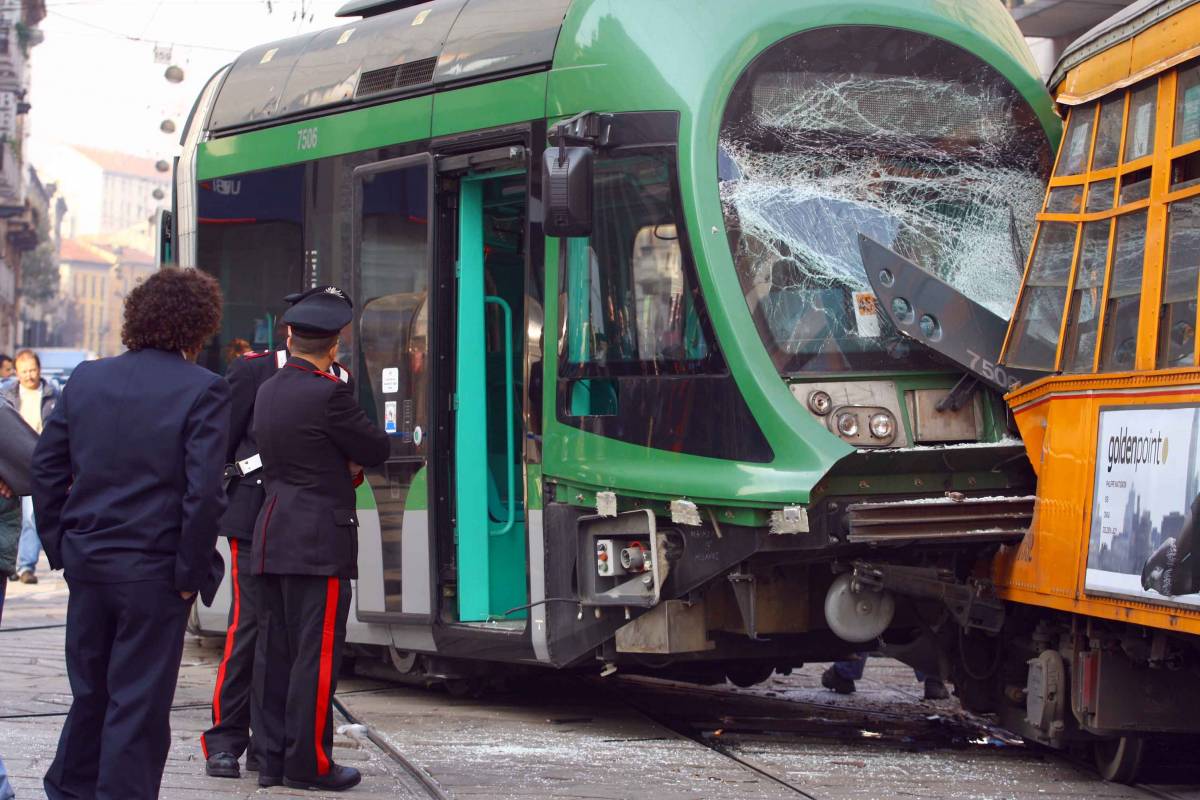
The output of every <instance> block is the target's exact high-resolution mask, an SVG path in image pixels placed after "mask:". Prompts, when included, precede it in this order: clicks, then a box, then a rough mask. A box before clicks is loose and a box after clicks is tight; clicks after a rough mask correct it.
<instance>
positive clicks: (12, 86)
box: [0, 23, 25, 92]
mask: <svg viewBox="0 0 1200 800" xmlns="http://www.w3.org/2000/svg"><path fill="white" fill-rule="evenodd" d="M23 88H25V52H24V50H23V49H22V48H21V42H20V39H19V37H18V36H17V28H16V26H15V25H4V24H2V23H0V92H20V91H21V90H22V89H23Z"/></svg>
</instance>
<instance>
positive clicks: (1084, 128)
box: [1054, 105, 1096, 176]
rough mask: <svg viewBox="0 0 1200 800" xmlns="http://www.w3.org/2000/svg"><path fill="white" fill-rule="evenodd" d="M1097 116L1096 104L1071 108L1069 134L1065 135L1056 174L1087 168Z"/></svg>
mask: <svg viewBox="0 0 1200 800" xmlns="http://www.w3.org/2000/svg"><path fill="white" fill-rule="evenodd" d="M1095 118H1096V106H1095V105H1086V106H1079V107H1078V108H1073V109H1071V119H1070V121H1069V122H1068V123H1067V135H1066V136H1064V137H1063V143H1062V150H1061V155H1060V156H1059V157H1058V167H1057V168H1056V169H1055V170H1054V174H1055V175H1059V176H1061V175H1078V174H1079V173H1081V172H1083V171H1084V170H1085V169H1086V168H1087V160H1088V150H1089V148H1090V147H1091V145H1092V122H1093V121H1094V120H1095Z"/></svg>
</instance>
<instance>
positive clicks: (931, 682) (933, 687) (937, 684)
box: [925, 678, 950, 700]
mask: <svg viewBox="0 0 1200 800" xmlns="http://www.w3.org/2000/svg"><path fill="white" fill-rule="evenodd" d="M949 698H950V692H949V691H947V690H946V684H944V683H942V680H941V678H926V679H925V699H926V700H948V699H949Z"/></svg>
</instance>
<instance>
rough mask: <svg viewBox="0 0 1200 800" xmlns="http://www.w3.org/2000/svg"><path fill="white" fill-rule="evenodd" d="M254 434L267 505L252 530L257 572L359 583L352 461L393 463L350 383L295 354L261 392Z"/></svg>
mask: <svg viewBox="0 0 1200 800" xmlns="http://www.w3.org/2000/svg"><path fill="white" fill-rule="evenodd" d="M254 432H255V437H256V438H257V440H258V447H259V452H260V453H261V455H262V459H263V473H264V478H265V483H266V491H267V495H266V501H265V503H264V504H263V507H262V510H261V511H260V512H259V514H258V520H257V522H256V524H255V528H254V572H255V574H259V575H261V574H273V575H332V576H337V577H339V578H355V577H358V514H357V512H356V511H355V505H354V481H353V478H352V476H351V475H350V471H349V469H348V468H347V462H348V461H354V462H356V463H358V464H361V465H363V466H375V465H378V464H382V463H383V462H384V461H385V460H386V459H387V457H388V453H389V451H390V443H389V441H388V436H387V434H386V433H384V432H383V430H381V429H380V428H379V427H378V426H376V425H375V424H374V423H372V422H371V421H370V420H369V419H368V418H367V415H366V412H364V411H363V409H362V407H361V406H360V405H359V404H358V402H357V401H356V400H355V398H354V391H353V389H352V387H351V385H350V384H348V383H344V382H342V381H340V380H338V379H337V378H335V377H334V376H332V375H330V374H329V373H327V372H320V371H319V370H317V368H316V367H315V366H313V365H312V364H311V363H310V362H308V361H306V360H305V359H303V358H300V357H299V356H295V355H293V356H292V357H291V358H290V359H288V362H287V365H286V366H285V367H284V368H283V369H281V370H279V371H278V372H276V373H275V375H274V376H273V377H271V378H270V379H269V380H267V382H266V383H264V384H263V385H262V388H261V389H259V390H258V397H257V399H256V400H255V403H254Z"/></svg>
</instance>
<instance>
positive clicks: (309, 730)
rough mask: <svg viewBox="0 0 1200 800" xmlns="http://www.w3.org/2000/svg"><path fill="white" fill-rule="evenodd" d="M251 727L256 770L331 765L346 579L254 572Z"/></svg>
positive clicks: (304, 772) (285, 771) (285, 772)
mask: <svg viewBox="0 0 1200 800" xmlns="http://www.w3.org/2000/svg"><path fill="white" fill-rule="evenodd" d="M258 581H259V585H258V602H259V606H258V609H259V612H258V647H257V649H256V651H255V661H254V702H253V703H252V704H251V714H252V716H253V718H252V719H251V722H250V725H251V727H253V728H254V747H255V751H256V753H257V755H258V763H259V774H260V775H267V776H271V777H277V776H285V777H288V778H294V779H298V780H300V779H308V778H316V777H320V776H322V775H325V774H327V773H328V772H329V767H330V765H331V764H333V693H334V691H336V689H337V674H338V667H339V666H340V664H341V661H342V648H343V645H345V642H346V616H347V615H348V614H349V613H350V581H348V580H345V579H338V578H327V577H322V576H317V575H262V576H260V577H259V578H258Z"/></svg>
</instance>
